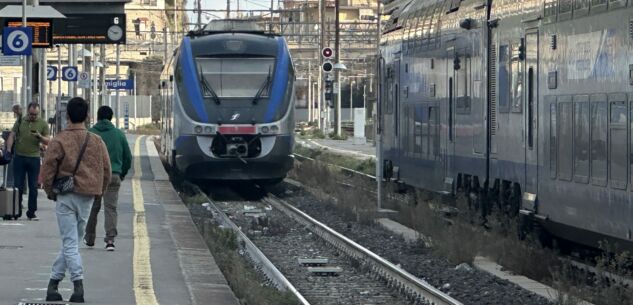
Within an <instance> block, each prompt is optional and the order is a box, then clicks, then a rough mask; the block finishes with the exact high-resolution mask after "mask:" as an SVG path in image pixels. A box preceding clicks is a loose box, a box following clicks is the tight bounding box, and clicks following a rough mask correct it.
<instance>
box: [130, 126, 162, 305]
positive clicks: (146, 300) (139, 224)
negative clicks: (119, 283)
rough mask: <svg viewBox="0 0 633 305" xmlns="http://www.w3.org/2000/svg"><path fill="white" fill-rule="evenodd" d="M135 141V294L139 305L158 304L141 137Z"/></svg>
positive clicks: (133, 185)
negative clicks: (143, 174) (143, 176)
mask: <svg viewBox="0 0 633 305" xmlns="http://www.w3.org/2000/svg"><path fill="white" fill-rule="evenodd" d="M142 138H145V137H144V136H139V137H138V138H136V143H134V177H132V194H133V195H132V196H133V199H134V201H133V202H134V258H133V259H134V261H133V266H134V268H133V269H134V296H135V298H136V304H137V305H158V300H157V299H156V294H155V293H154V284H153V282H152V264H151V263H150V255H149V252H150V247H151V245H150V242H149V236H148V234H147V224H146V223H145V206H144V204H143V189H142V188H141V175H142V172H141V139H142Z"/></svg>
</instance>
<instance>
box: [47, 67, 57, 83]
mask: <svg viewBox="0 0 633 305" xmlns="http://www.w3.org/2000/svg"><path fill="white" fill-rule="evenodd" d="M46 79H47V80H50V81H54V80H57V67H55V66H48V67H46Z"/></svg>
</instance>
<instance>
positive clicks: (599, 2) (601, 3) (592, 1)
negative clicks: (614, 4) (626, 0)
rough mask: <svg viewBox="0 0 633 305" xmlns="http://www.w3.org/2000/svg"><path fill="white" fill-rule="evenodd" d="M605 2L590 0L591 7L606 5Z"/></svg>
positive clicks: (603, 0)
mask: <svg viewBox="0 0 633 305" xmlns="http://www.w3.org/2000/svg"><path fill="white" fill-rule="evenodd" d="M606 3H607V0H591V6H596V5H603V4H606Z"/></svg>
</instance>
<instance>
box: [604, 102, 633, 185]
mask: <svg viewBox="0 0 633 305" xmlns="http://www.w3.org/2000/svg"><path fill="white" fill-rule="evenodd" d="M609 99H610V100H616V101H612V102H610V103H609V104H610V106H611V109H610V117H611V120H610V123H611V124H610V125H609V126H610V127H609V180H610V181H611V186H612V187H614V188H618V189H626V184H627V173H628V168H627V166H626V164H627V163H628V160H627V158H628V156H627V155H628V154H627V150H628V149H627V145H626V143H627V135H626V121H627V113H628V111H627V108H626V102H624V100H625V99H626V96H625V95H623V94H614V95H610V96H609Z"/></svg>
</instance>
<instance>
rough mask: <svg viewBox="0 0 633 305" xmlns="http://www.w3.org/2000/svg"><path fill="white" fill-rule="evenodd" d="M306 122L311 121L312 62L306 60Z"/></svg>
mask: <svg viewBox="0 0 633 305" xmlns="http://www.w3.org/2000/svg"><path fill="white" fill-rule="evenodd" d="M308 122H310V123H312V62H311V61H308Z"/></svg>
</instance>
